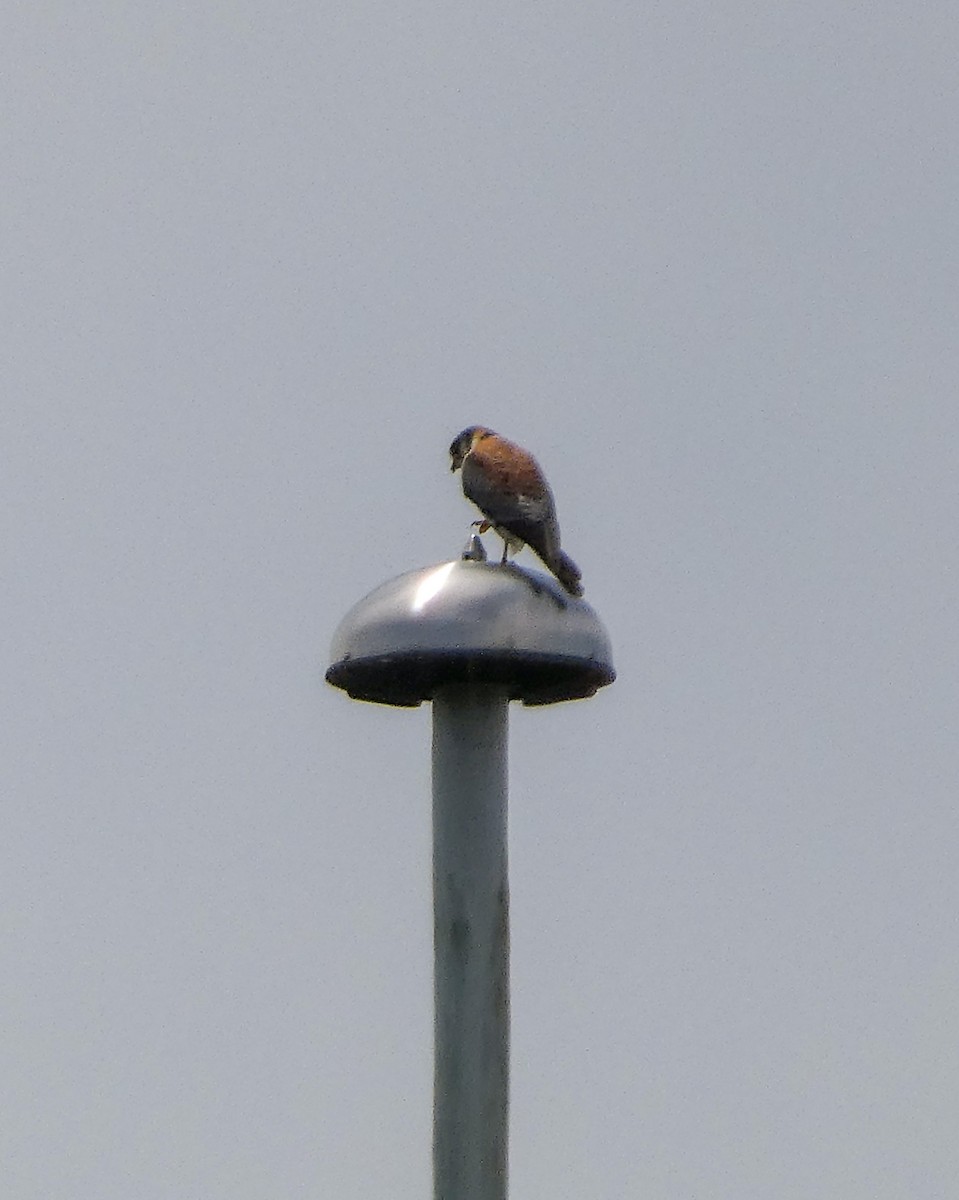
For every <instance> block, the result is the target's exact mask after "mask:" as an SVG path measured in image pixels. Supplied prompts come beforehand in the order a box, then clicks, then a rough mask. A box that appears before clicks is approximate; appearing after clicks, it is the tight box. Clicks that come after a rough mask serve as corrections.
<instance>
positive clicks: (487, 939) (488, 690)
mask: <svg viewBox="0 0 959 1200" xmlns="http://www.w3.org/2000/svg"><path fill="white" fill-rule="evenodd" d="M507 729H508V702H507V699H506V695H505V693H504V692H503V691H501V690H499V689H497V688H495V687H492V686H489V685H482V686H469V685H461V684H456V685H451V686H449V687H445V688H443V689H441V690H440V691H439V692H438V693H437V694H436V696H435V697H434V698H433V922H434V923H433V946H434V1001H435V1025H434V1029H435V1047H434V1054H435V1061H434V1077H433V1196H434V1200H506V1166H507V1131H508V1124H507V1116H508V1091H509V880H508V875H507V855H506V844H507V843H506V833H507V823H506V820H507V819H506V812H507V804H506V802H507V773H506V747H507Z"/></svg>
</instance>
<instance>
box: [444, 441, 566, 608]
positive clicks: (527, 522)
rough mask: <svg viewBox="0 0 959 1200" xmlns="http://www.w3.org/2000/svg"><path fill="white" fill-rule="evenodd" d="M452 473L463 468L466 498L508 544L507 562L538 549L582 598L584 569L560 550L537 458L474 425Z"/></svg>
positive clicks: (456, 451)
mask: <svg viewBox="0 0 959 1200" xmlns="http://www.w3.org/2000/svg"><path fill="white" fill-rule="evenodd" d="M450 457H451V458H452V460H453V461H452V465H451V466H450V470H451V471H455V470H456V469H457V468H458V467H462V468H463V494H464V495H465V496H466V498H467V499H468V500H472V501H473V503H474V504H475V505H476V507H477V508H478V509H479V510H480V512H481V513H482V514H483V516H484V517H485V518H486V519H485V520H484V521H478V522H474V523H475V524H478V525H479V527H480V533H485V532H486V530H487V529H490V528H493V529H495V530H496V532H497V533H498V534H499V536H500V537H501V538H502V539H503V543H504V545H503V558H502V560H501V561H502V562H504V563H505V562H506V556H507V554H508V553H509V551H510V550H521V549H522V548H523V546H524V545H526V546H529V547H530V549H531V550H535V551H536V553H537V554H538V555H539V557H540V558H541V559H542V560H543V562H544V563H545V564H546V565H547V567H549V569H550V570H551V571H552V572H553V574H554V575H555V576H556V578H557V579H558V580H559V581H560V583H561V584H562V585H563V587H564V588H565V589H566V590H567V592H569V594H570V595H571V596H581V595H582V594H583V586H582V584H581V583H580V570H579V567H577V566H576V564H575V563H574V562H573V560H572V559H571V558H570V557H569V556H568V555H566V554H564V553H563V551H562V550H561V549H560V545H559V522H558V521H557V519H556V505H555V503H554V501H553V493H552V492H551V491H550V490H549V484H548V483H547V482H546V477H545V476H544V474H543V472H542V471H541V470H540V467H539V463H538V462H537V461H536V459H535V458H533V456H532V454H529V453H527V451H525V450H523V449H522V447H520V446H517V445H516V444H515V443H514V442H510V441H507V440H506V438H504V437H500V435H499V434H498V433H494V432H493V431H492V429H486V428H485V427H484V426H483V425H471V426H470V427H469V429H464V430H463V432H462V433H461V434H459V436H458V437H456V438H455V440H454V441H453V444H452V445H451V446H450Z"/></svg>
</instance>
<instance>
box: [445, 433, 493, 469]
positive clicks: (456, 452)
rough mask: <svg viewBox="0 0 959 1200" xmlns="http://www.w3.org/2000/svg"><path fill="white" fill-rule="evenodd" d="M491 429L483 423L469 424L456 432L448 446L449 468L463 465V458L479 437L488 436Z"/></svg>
mask: <svg viewBox="0 0 959 1200" xmlns="http://www.w3.org/2000/svg"><path fill="white" fill-rule="evenodd" d="M492 432H493V431H492V429H487V428H486V426H485V425H470V427H469V428H468V429H464V430H463V432H462V433H458V434H457V435H456V437H455V438H454V439H453V443H452V445H451V446H450V459H451V460H452V461H451V462H450V470H451V471H455V470H457V469H458V468H459V467H461V466H462V465H463V459H464V458H465V457H466V456H467V454H469V452H470V451H471V450H472V449H473V447H474V446H475V445H476V443H477V442H478V441H479V440H480V438H484V437H488V436H489V435H490V434H491V433H492Z"/></svg>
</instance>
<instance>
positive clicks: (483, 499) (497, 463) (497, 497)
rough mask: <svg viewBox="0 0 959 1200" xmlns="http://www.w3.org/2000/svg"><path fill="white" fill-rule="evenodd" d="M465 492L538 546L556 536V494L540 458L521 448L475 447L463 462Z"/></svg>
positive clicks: (501, 522) (499, 522)
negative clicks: (538, 460) (541, 465)
mask: <svg viewBox="0 0 959 1200" xmlns="http://www.w3.org/2000/svg"><path fill="white" fill-rule="evenodd" d="M487 440H489V439H487ZM463 491H464V492H465V494H466V495H467V496H468V497H469V499H470V500H472V501H473V503H474V504H475V505H476V507H477V508H478V509H480V511H481V512H483V513H485V515H486V516H487V517H489V518H490V520H491V521H492V522H493V523H494V524H496V525H502V526H503V527H504V528H505V529H508V530H509V531H510V533H513V534H515V535H516V536H517V537H518V538H520V539H521V540H522V541H524V542H527V543H529V545H531V546H533V547H534V548H537V547H541V548H543V549H545V548H546V547H547V545H548V544H551V543H552V541H553V539H554V537H556V534H555V528H556V509H555V505H554V503H553V496H552V493H551V492H550V490H549V486H548V484H547V483H546V480H545V479H544V478H543V474H542V472H541V471H540V469H539V466H538V465H537V463H536V460H535V459H534V458H533V457H532V456H531V455H529V454H527V453H526V452H525V451H521V450H519V447H512V446H510V447H508V448H507V447H504V448H502V449H500V448H499V447H497V446H492V447H487V445H486V443H485V442H484V443H481V444H480V445H479V446H477V447H475V448H474V449H473V451H472V453H470V454H468V455H467V457H466V461H465V462H464V463H463ZM557 540H558V538H557Z"/></svg>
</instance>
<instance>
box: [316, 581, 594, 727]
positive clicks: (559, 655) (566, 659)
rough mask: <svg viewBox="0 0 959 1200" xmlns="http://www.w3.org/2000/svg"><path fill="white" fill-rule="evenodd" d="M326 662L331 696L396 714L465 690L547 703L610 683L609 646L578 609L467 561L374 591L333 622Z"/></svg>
mask: <svg viewBox="0 0 959 1200" xmlns="http://www.w3.org/2000/svg"><path fill="white" fill-rule="evenodd" d="M331 657H332V662H333V665H332V666H331V667H330V669H329V670H328V671H327V673H326V679H327V681H328V682H329V683H331V684H333V686H334V687H339V688H343V689H344V691H346V692H348V693H349V695H350V696H352V697H353V698H354V699H356V700H370V701H374V702H376V703H379V704H394V705H400V706H406V707H410V706H414V705H417V704H420V703H421V702H422V701H424V700H429V699H431V698H432V697H433V696H434V695H435V693H436V691H437V690H438V689H439V688H442V687H444V686H445V685H447V684H451V683H469V682H472V683H482V684H495V685H497V686H499V687H503V688H505V689H506V692H507V694H508V696H509V698H510V699H511V700H522V701H523V703H524V704H552V703H555V702H556V701H559V700H579V699H583V698H584V697H586V696H592V695H593V693H594V692H596V690H597V689H598V688H601V687H603V686H604V685H606V684H608V683H612V682H613V680H614V679H615V677H616V676H615V672H614V671H613V665H612V650H611V647H610V643H609V637H608V636H607V633H606V630H605V629H604V628H603V624H602V622H601V621H600V620H599V618H598V617H597V616H596V614H595V613H594V612H593V610H592V608H590V606H589V605H588V604H586V603H585V602H584V601H583V600H578V599H574V598H573V597H571V596H569V595H567V593H566V592H565V591H564V590H563V589H562V587H560V585H559V584H558V583H557V582H556V580H555V579H553V578H552V576H549V575H545V574H542V573H541V572H538V571H527V570H523V569H521V568H519V567H516V566H514V565H513V564H508V565H505V566H503V565H500V564H493V563H487V562H477V561H467V560H458V561H453V562H446V563H441V564H439V565H438V566H433V567H424V568H422V569H420V570H417V571H409V572H407V573H406V574H405V575H400V576H398V577H397V578H396V579H391V580H389V581H388V582H387V583H384V584H381V585H380V586H379V587H378V588H376V589H375V590H374V591H372V592H370V594H369V595H368V596H366V597H365V598H364V599H362V600H361V601H360V602H359V603H358V604H356V605H354V606H353V608H352V609H351V610H350V611H349V612H348V613H347V615H346V616H345V617H344V618H343V620H342V621H341V622H340V625H339V628H338V629H337V631H336V634H335V635H334V638H333V645H332V652H331Z"/></svg>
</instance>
